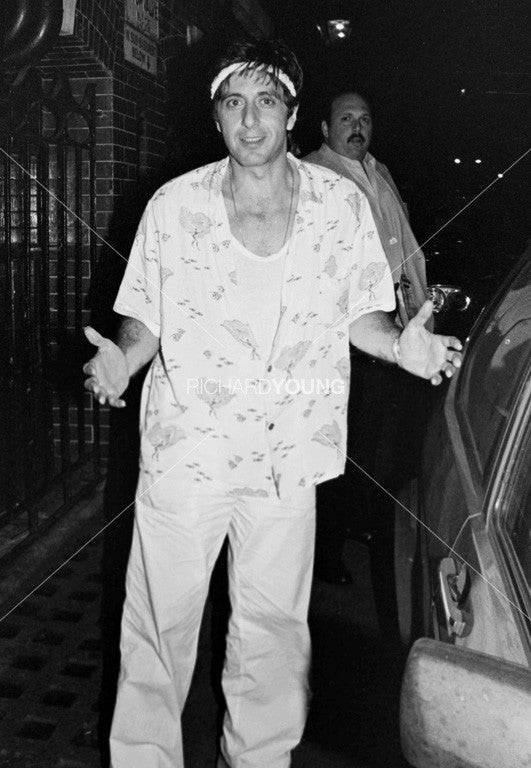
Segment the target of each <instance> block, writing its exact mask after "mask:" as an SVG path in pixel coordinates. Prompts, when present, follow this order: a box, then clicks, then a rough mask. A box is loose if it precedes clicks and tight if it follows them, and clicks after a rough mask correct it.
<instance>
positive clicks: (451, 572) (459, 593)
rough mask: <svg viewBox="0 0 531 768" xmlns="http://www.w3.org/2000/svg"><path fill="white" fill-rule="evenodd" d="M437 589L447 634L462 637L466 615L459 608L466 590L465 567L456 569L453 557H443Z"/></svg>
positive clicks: (465, 624)
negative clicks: (439, 594)
mask: <svg viewBox="0 0 531 768" xmlns="http://www.w3.org/2000/svg"><path fill="white" fill-rule="evenodd" d="M439 589H440V593H441V601H442V608H443V612H444V618H445V620H446V628H447V631H448V634H449V635H450V637H451V636H452V635H457V637H462V636H463V634H464V633H465V630H466V628H467V623H466V614H465V611H463V609H462V608H461V605H462V603H463V600H464V599H465V597H466V593H467V589H468V570H467V567H466V565H465V564H461V566H460V567H459V568H458V566H457V565H456V562H455V560H454V559H453V557H443V559H442V560H441V562H440V563H439Z"/></svg>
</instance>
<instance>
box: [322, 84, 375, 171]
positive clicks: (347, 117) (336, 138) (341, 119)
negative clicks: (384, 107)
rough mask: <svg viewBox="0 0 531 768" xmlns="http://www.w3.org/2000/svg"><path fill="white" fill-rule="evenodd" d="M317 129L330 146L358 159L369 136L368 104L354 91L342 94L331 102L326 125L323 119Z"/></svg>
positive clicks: (370, 119) (363, 153) (370, 135)
mask: <svg viewBox="0 0 531 768" xmlns="http://www.w3.org/2000/svg"><path fill="white" fill-rule="evenodd" d="M321 129H322V131H323V136H324V138H325V141H326V143H327V144H328V146H329V147H330V149H333V150H334V152H337V153H338V154H339V155H344V156H345V157H349V158H350V159H351V160H359V161H360V162H361V161H362V160H363V158H364V157H365V155H366V153H367V150H368V149H369V144H370V143H371V138H372V117H371V111H370V109H369V105H368V104H367V102H366V101H365V100H364V99H362V98H361V96H358V94H356V93H343V94H342V95H341V96H338V97H337V99H334V101H333V102H332V110H331V114H330V124H327V122H326V120H323V122H322V123H321Z"/></svg>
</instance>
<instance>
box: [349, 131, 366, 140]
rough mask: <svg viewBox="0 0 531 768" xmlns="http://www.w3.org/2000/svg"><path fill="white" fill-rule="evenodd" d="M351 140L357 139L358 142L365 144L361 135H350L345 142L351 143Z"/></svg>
mask: <svg viewBox="0 0 531 768" xmlns="http://www.w3.org/2000/svg"><path fill="white" fill-rule="evenodd" d="M353 139H357V140H358V141H362V142H365V136H362V134H361V133H351V134H350V136H349V137H348V139H347V141H352V140H353Z"/></svg>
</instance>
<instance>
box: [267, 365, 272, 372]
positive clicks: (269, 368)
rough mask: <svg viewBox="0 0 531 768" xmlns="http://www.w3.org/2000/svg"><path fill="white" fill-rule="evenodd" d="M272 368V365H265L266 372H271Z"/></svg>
mask: <svg viewBox="0 0 531 768" xmlns="http://www.w3.org/2000/svg"><path fill="white" fill-rule="evenodd" d="M272 370H273V366H272V365H268V366H267V372H268V373H271V371H272Z"/></svg>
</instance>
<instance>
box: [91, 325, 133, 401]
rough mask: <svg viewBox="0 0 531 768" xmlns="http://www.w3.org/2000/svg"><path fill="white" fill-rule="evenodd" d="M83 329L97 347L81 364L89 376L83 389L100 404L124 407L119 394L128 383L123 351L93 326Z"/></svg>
mask: <svg viewBox="0 0 531 768" xmlns="http://www.w3.org/2000/svg"><path fill="white" fill-rule="evenodd" d="M84 330H85V336H86V337H87V339H88V340H89V341H90V343H91V344H94V345H95V346H96V347H97V348H98V351H97V353H96V354H95V355H94V357H92V358H91V359H90V360H89V361H88V363H85V365H84V366H83V371H84V373H86V374H87V376H88V377H89V378H88V379H86V381H85V389H88V390H89V392H92V395H93V397H94V398H95V399H96V400H97V401H98V402H99V403H100V405H104V404H105V403H109V405H111V406H113V407H114V408H124V406H125V400H122V399H121V395H122V394H123V393H124V392H125V390H126V389H127V387H128V385H129V372H128V370H127V363H126V359H125V355H124V353H123V352H122V350H121V349H120V347H118V346H117V345H116V344H114V342H112V341H111V340H110V339H106V338H105V337H104V336H102V335H101V334H100V333H98V331H96V330H94V328H91V327H90V326H87V327H86V328H85V329H84Z"/></svg>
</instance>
